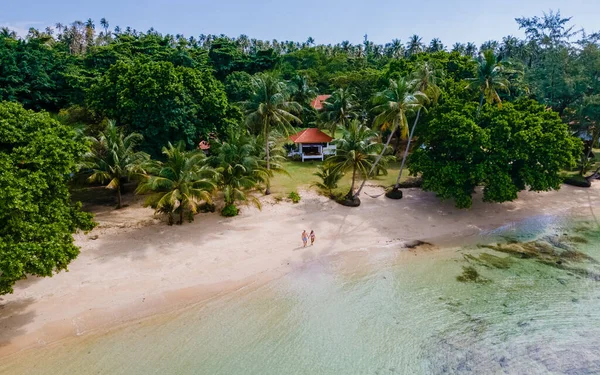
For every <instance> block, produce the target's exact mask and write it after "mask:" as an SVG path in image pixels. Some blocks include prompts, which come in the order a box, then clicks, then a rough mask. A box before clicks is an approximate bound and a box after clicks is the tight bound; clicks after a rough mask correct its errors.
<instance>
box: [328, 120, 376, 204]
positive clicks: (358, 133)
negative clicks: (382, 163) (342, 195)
mask: <svg viewBox="0 0 600 375" xmlns="http://www.w3.org/2000/svg"><path fill="white" fill-rule="evenodd" d="M339 129H340V131H341V132H342V136H341V137H340V138H339V139H336V140H335V141H334V142H335V144H336V146H337V153H336V155H332V156H330V157H328V158H327V159H326V161H327V163H328V164H329V165H330V166H331V167H332V168H333V171H334V173H344V172H349V171H351V172H352V184H351V185H350V190H349V191H348V194H347V195H346V198H347V199H349V200H350V199H352V200H355V199H356V198H355V197H354V184H355V182H356V177H357V174H360V175H362V176H366V175H367V174H368V173H369V170H370V169H371V167H372V166H373V163H374V162H375V159H377V156H378V154H379V152H380V151H381V147H382V145H381V144H380V143H378V142H377V141H376V137H377V133H376V132H375V131H374V130H371V129H370V128H368V127H367V126H366V125H363V124H361V123H360V122H359V121H358V120H354V121H352V122H351V123H350V125H348V128H347V129H346V128H344V127H342V126H340V128H339Z"/></svg>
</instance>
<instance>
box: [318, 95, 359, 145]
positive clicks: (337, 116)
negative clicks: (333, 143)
mask: <svg viewBox="0 0 600 375" xmlns="http://www.w3.org/2000/svg"><path fill="white" fill-rule="evenodd" d="M357 109H358V105H357V99H356V96H355V95H354V94H353V93H352V92H350V91H349V90H347V89H343V88H341V89H338V90H336V91H334V92H333V94H332V95H331V97H329V98H328V99H327V100H326V101H325V102H324V103H323V109H322V112H321V113H322V115H321V116H322V118H323V123H324V125H326V126H328V127H329V133H330V134H331V136H332V137H333V136H334V135H335V130H336V129H337V128H338V126H341V127H343V128H347V127H348V124H349V123H350V121H351V120H352V119H353V118H356V117H358V113H357Z"/></svg>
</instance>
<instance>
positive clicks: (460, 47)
mask: <svg viewBox="0 0 600 375" xmlns="http://www.w3.org/2000/svg"><path fill="white" fill-rule="evenodd" d="M466 49H467V46H465V45H464V44H463V43H458V42H457V43H454V44H453V45H452V52H458V53H460V54H461V55H464V54H465V51H466Z"/></svg>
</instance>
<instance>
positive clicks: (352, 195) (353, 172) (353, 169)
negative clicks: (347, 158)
mask: <svg viewBox="0 0 600 375" xmlns="http://www.w3.org/2000/svg"><path fill="white" fill-rule="evenodd" d="M355 180H356V163H354V167H353V168H352V185H350V191H349V192H348V199H352V198H354V181H355Z"/></svg>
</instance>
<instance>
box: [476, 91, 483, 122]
mask: <svg viewBox="0 0 600 375" xmlns="http://www.w3.org/2000/svg"><path fill="white" fill-rule="evenodd" d="M483 99H484V96H483V92H481V95H480V97H479V107H477V117H479V112H481V107H483Z"/></svg>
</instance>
